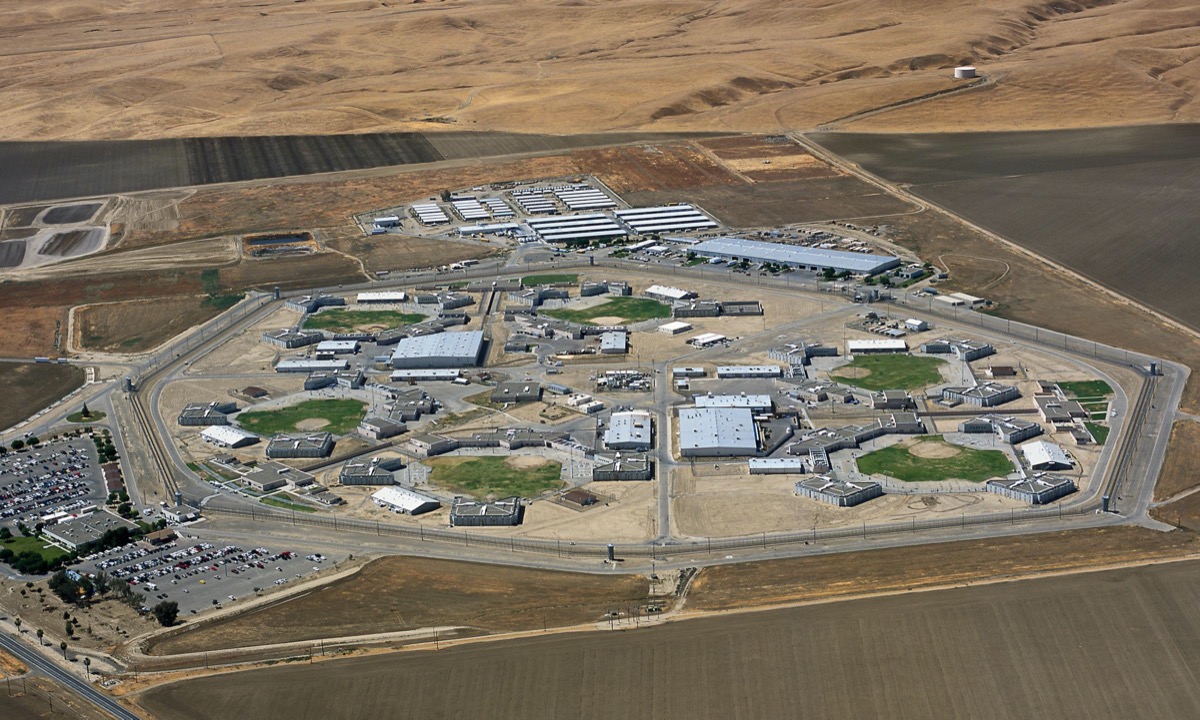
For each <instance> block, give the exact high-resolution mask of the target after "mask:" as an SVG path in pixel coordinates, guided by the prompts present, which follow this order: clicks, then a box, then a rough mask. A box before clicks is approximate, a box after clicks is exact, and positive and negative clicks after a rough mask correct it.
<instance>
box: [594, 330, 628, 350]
mask: <svg viewBox="0 0 1200 720" xmlns="http://www.w3.org/2000/svg"><path fill="white" fill-rule="evenodd" d="M628 352H629V333H627V332H624V331H621V330H614V331H612V332H606V333H603V334H601V335H600V354H601V355H624V354H626V353H628Z"/></svg>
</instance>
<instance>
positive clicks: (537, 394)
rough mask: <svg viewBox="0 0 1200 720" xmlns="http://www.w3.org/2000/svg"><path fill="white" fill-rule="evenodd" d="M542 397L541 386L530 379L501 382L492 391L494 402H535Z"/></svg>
mask: <svg viewBox="0 0 1200 720" xmlns="http://www.w3.org/2000/svg"><path fill="white" fill-rule="evenodd" d="M541 399H542V386H541V385H539V384H538V383H537V382H535V381H532V380H524V381H518V380H514V381H511V382H502V383H500V384H499V385H497V386H496V389H495V390H493V391H492V402H494V403H525V402H537V401H538V400H541Z"/></svg>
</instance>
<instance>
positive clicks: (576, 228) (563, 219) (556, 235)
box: [527, 213, 628, 243]
mask: <svg viewBox="0 0 1200 720" xmlns="http://www.w3.org/2000/svg"><path fill="white" fill-rule="evenodd" d="M527 224H528V225H529V227H530V228H531V229H532V230H533V231H534V232H535V233H537V236H538V237H539V238H541V239H542V240H543V241H545V242H548V243H556V242H561V243H576V242H585V243H586V242H588V241H591V240H611V239H616V238H623V237H627V236H628V233H626V232H625V230H623V229H622V228H621V226H620V225H618V224H617V223H616V222H615V221H614V220H613V219H612V218H610V217H608V216H607V215H601V214H599V213H593V214H588V215H563V216H560V217H552V218H531V219H530V220H528V221H527Z"/></svg>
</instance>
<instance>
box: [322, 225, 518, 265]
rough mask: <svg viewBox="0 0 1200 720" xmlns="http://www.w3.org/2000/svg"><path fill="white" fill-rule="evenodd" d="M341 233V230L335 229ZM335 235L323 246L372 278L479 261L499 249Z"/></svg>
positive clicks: (351, 231)
mask: <svg viewBox="0 0 1200 720" xmlns="http://www.w3.org/2000/svg"><path fill="white" fill-rule="evenodd" d="M339 230H341V229H339ZM334 233H336V234H337V235H340V236H341V237H336V238H335V239H330V240H327V241H326V243H325V244H326V246H328V247H329V248H331V249H333V250H336V251H338V252H340V253H343V254H345V255H348V256H350V257H353V258H355V259H357V260H359V261H360V262H362V264H363V268H364V269H365V270H366V271H367V272H368V273H371V274H372V275H378V274H379V273H380V272H382V271H389V272H390V271H394V270H409V269H413V268H430V267H437V266H439V265H449V264H450V263H454V262H459V261H461V260H467V259H471V258H483V257H487V256H488V255H491V254H493V253H495V252H497V251H498V250H499V247H498V246H497V247H481V246H479V245H478V244H476V243H469V244H468V243H457V242H447V241H445V240H434V239H431V238H419V237H406V236H396V235H387V236H384V237H378V236H376V237H362V233H361V232H358V230H357V228H346V229H344V230H342V231H341V232H337V231H336V230H335V231H334V232H331V233H330V234H334Z"/></svg>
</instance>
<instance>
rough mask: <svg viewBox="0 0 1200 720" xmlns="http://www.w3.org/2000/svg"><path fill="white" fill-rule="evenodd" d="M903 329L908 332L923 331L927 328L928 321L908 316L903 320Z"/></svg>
mask: <svg viewBox="0 0 1200 720" xmlns="http://www.w3.org/2000/svg"><path fill="white" fill-rule="evenodd" d="M904 329H905V330H907V331H909V332H914V333H916V332H925V331H926V330H928V329H929V323H927V322H925V321H924V320H919V319H917V318H909V319H907V320H905V321H904Z"/></svg>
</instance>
